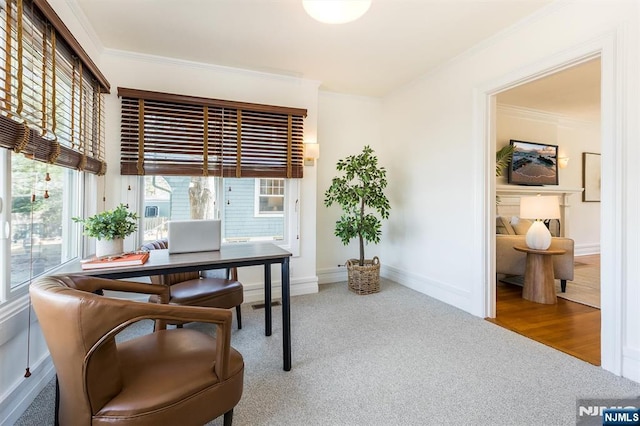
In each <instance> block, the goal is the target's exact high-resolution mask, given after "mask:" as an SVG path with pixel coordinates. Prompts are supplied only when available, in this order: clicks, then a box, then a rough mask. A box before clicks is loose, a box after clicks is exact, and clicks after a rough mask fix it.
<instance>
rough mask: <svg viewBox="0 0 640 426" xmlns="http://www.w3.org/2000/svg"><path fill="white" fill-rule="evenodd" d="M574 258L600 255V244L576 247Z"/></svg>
mask: <svg viewBox="0 0 640 426" xmlns="http://www.w3.org/2000/svg"><path fill="white" fill-rule="evenodd" d="M573 254H574V256H586V255H589V254H600V243H593V244H578V245H576V246H575V247H574V251H573Z"/></svg>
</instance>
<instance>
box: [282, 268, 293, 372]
mask: <svg viewBox="0 0 640 426" xmlns="http://www.w3.org/2000/svg"><path fill="white" fill-rule="evenodd" d="M290 301H291V287H290V282H289V258H288V257H285V258H284V260H283V262H282V351H283V357H284V371H290V370H291V303H290Z"/></svg>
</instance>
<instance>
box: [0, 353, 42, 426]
mask: <svg viewBox="0 0 640 426" xmlns="http://www.w3.org/2000/svg"><path fill="white" fill-rule="evenodd" d="M30 371H31V377H29V378H25V379H24V380H22V381H20V382H18V383H17V384H16V386H14V387H13V388H12V389H10V390H7V391H6V392H5V394H4V395H5V397H4V399H3V400H2V401H1V402H0V426H11V425H13V424H14V423H15V422H17V421H18V419H19V418H20V416H22V414H23V413H24V412H25V410H26V409H27V408H29V405H31V403H32V402H33V400H34V399H36V397H37V396H38V395H39V394H40V392H41V391H42V389H44V387H45V386H46V385H47V384H48V383H49V382H50V381H51V379H52V378H53V377H54V376H55V369H54V367H53V362H52V361H51V356H49V355H46V356H45V357H44V358H42V359H41V360H39V362H38V363H37V364H34V365H33V366H31V368H30ZM52 420H53V419H52Z"/></svg>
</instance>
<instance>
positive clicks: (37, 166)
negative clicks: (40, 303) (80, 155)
mask: <svg viewBox="0 0 640 426" xmlns="http://www.w3.org/2000/svg"><path fill="white" fill-rule="evenodd" d="M0 157H2V167H0V173H1V174H2V175H3V176H10V179H7V182H10V186H9V187H8V188H5V189H8V194H5V195H3V196H2V199H3V201H4V202H5V203H6V205H5V208H4V209H3V213H4V215H5V217H6V219H5V218H3V223H4V220H7V223H8V224H9V227H8V232H7V237H8V238H7V243H8V246H9V247H8V248H9V250H8V251H9V256H3V258H2V259H0V263H2V264H3V267H2V270H3V271H5V275H4V276H3V277H2V280H3V282H6V283H8V284H9V285H8V286H6V285H3V288H5V290H6V292H7V294H6V296H5V298H6V297H8V296H9V295H10V294H12V293H16V292H26V287H27V285H28V283H29V281H30V279H32V278H35V277H37V276H38V275H41V274H43V273H46V272H48V271H50V270H52V269H54V268H56V267H58V266H59V265H61V264H63V263H65V262H67V261H69V260H71V259H73V258H75V257H77V256H78V255H79V244H78V243H79V235H78V234H79V233H78V227H77V226H74V225H72V222H71V217H73V216H78V215H79V214H80V211H81V209H80V200H81V197H80V196H79V194H80V193H82V190H81V182H80V180H81V179H80V173H79V172H77V171H75V170H71V169H68V168H64V167H59V166H54V165H46V164H44V163H40V162H37V161H32V160H30V159H27V158H25V157H24V156H23V155H21V154H15V153H10V151H7V150H0ZM47 175H48V176H49V179H50V180H47ZM45 194H46V195H45ZM7 195H8V196H7ZM32 197H33V198H32ZM32 200H33V201H32ZM7 263H8V265H7Z"/></svg>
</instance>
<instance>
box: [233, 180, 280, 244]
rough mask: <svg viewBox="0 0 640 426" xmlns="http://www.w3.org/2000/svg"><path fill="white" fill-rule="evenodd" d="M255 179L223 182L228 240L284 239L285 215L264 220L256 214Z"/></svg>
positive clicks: (264, 218)
mask: <svg viewBox="0 0 640 426" xmlns="http://www.w3.org/2000/svg"><path fill="white" fill-rule="evenodd" d="M257 182H259V180H256V179H235V178H226V179H224V189H223V192H224V207H223V211H224V218H223V223H224V230H225V238H226V239H227V240H228V241H243V240H246V239H248V238H249V237H251V238H254V239H260V238H264V239H274V240H282V239H283V238H284V220H283V216H282V215H278V216H273V217H264V216H256V215H255V203H256V202H257V200H256V196H255V194H256V187H255V185H256V183H257Z"/></svg>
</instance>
